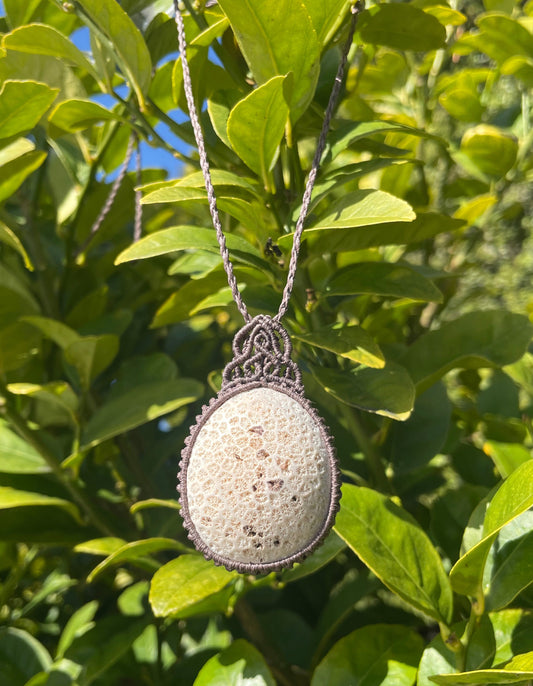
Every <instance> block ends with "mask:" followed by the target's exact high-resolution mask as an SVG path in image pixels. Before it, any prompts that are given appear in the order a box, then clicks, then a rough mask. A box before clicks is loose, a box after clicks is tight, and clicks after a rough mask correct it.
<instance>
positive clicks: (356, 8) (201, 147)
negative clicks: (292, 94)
mask: <svg viewBox="0 0 533 686" xmlns="http://www.w3.org/2000/svg"><path fill="white" fill-rule="evenodd" d="M174 8H175V12H176V16H175V19H176V26H177V29H178V41H179V48H180V53H181V64H182V68H183V87H184V90H185V97H186V100H187V106H188V108H189V116H190V119H191V124H192V128H193V131H194V137H195V139H196V144H197V146H198V155H199V158H200V167H201V169H202V173H203V176H204V181H205V188H206V191H207V199H208V201H209V211H210V213H211V218H212V220H213V226H214V227H215V231H216V234H217V240H218V244H219V246H220V254H221V256H222V261H223V264H224V270H225V272H226V275H227V277H228V283H229V286H230V288H231V293H232V295H233V299H234V300H235V303H236V305H237V307H238V308H239V311H240V313H241V314H242V316H243V317H244V320H245V321H246V322H250V321H251V316H250V314H249V313H248V310H247V308H246V305H245V304H244V301H243V299H242V296H241V294H240V291H239V288H238V286H237V280H236V278H235V274H234V273H233V265H232V263H231V260H230V257H229V251H228V248H227V246H226V239H225V236H224V232H223V230H222V225H221V223H220V217H219V214H218V207H217V202H216V195H215V189H214V187H213V183H212V181H211V173H210V169H209V162H208V159H207V154H206V151H205V144H204V138H203V134H202V128H201V126H200V121H199V119H198V113H197V110H196V105H195V102H194V95H193V91H192V83H191V73H190V70H189V63H188V61H187V43H186V39H185V27H184V24H183V17H182V16H181V11H180V8H179V0H174ZM360 9H361V7H360V5H359V3H357V4H355V5H353V6H352V8H351V12H352V20H351V24H350V30H349V34H348V39H347V40H346V43H345V45H344V49H343V51H342V57H341V61H340V63H339V68H338V70H337V75H336V77H335V82H334V84H333V88H332V90H331V95H330V97H329V102H328V106H327V108H326V113H325V115H324V122H323V124H322V130H321V132H320V137H319V139H318V143H317V148H316V152H315V155H314V158H313V163H312V165H311V170H310V171H309V176H308V177H307V182H306V186H305V192H304V195H303V198H302V207H301V209H300V215H299V217H298V221H297V222H296V228H295V231H294V237H293V244H292V251H291V258H290V262H289V270H288V273H287V281H286V283H285V288H284V290H283V295H282V299H281V303H280V306H279V310H278V313H277V314H276V315H275V317H274V318H273V320H272V321H276V322H279V321H280V320H281V318H282V317H283V316H284V314H285V313H286V312H287V308H288V306H289V300H290V297H291V293H292V289H293V287H294V277H295V274H296V267H297V264H298V255H299V253H300V246H301V237H302V232H303V229H304V222H305V219H306V216H307V212H308V210H309V204H310V202H311V194H312V192H313V186H314V184H315V180H316V177H317V172H318V168H319V166H320V160H321V158H322V153H323V152H324V147H325V145H326V137H327V134H328V130H329V126H330V123H331V118H332V116H333V112H334V110H335V106H336V104H337V100H338V97H339V93H340V89H341V86H342V81H343V78H344V72H345V69H346V63H347V59H348V52H349V50H350V47H351V45H352V41H353V35H354V32H355V26H356V23H357V16H358V15H359V12H360Z"/></svg>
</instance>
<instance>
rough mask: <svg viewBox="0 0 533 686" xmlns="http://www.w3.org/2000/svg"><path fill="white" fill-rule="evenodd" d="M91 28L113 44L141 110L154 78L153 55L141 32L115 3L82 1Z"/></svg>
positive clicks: (102, 0) (110, 1) (110, 0)
mask: <svg viewBox="0 0 533 686" xmlns="http://www.w3.org/2000/svg"><path fill="white" fill-rule="evenodd" d="M79 4H80V5H81V6H82V7H83V9H84V10H85V13H86V15H85V16H86V17H87V18H86V19H85V17H84V19H85V21H86V22H87V24H88V25H89V27H91V25H92V26H96V27H97V29H98V31H100V32H102V33H103V34H104V36H105V37H106V38H107V39H108V40H110V41H111V43H112V46H113V51H114V52H115V55H116V58H117V61H118V63H119V65H120V67H121V69H122V70H123V71H124V74H125V75H126V76H127V78H128V80H129V81H130V83H131V85H132V87H133V89H134V90H135V93H136V95H137V98H138V100H139V103H140V105H141V108H143V107H144V94H145V93H146V92H147V90H148V86H149V84H150V80H151V77H152V61H151V59H150V53H149V52H148V48H147V47H146V43H145V42H144V38H143V37H142V34H141V33H140V31H139V29H137V27H136V26H135V24H134V23H133V22H132V20H131V19H130V18H129V16H128V15H127V14H126V12H125V11H124V10H123V9H122V8H121V6H120V5H119V4H118V3H117V2H116V1H115V0H79Z"/></svg>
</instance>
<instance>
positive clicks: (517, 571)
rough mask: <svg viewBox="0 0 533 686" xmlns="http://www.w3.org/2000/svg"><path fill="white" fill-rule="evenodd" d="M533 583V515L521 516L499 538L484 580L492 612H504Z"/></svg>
mask: <svg viewBox="0 0 533 686" xmlns="http://www.w3.org/2000/svg"><path fill="white" fill-rule="evenodd" d="M531 583H533V511H531V510H529V511H526V512H523V513H522V514H521V515H518V517H516V518H515V519H513V521H512V522H510V523H509V524H507V526H505V527H504V528H503V529H502V530H501V531H500V532H499V534H498V537H497V538H496V541H495V543H494V545H493V546H492V548H491V550H490V553H489V555H488V558H487V562H486V566H485V574H484V576H483V593H484V595H485V597H486V600H485V606H486V608H487V609H488V610H501V609H502V608H504V607H506V606H507V605H509V603H511V602H512V601H513V600H514V598H515V597H516V596H517V595H518V594H519V593H520V592H521V591H523V590H524V589H525V588H527V587H528V586H529V585H530V584H531Z"/></svg>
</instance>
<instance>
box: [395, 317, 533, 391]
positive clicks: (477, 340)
mask: <svg viewBox="0 0 533 686" xmlns="http://www.w3.org/2000/svg"><path fill="white" fill-rule="evenodd" d="M532 335H533V325H532V324H531V323H530V322H529V320H528V318H527V317H524V316H523V315H520V314H515V313H513V312H507V311H505V310H485V311H478V312H468V313H467V314H464V315H462V316H461V317H459V318H458V319H455V320H454V321H451V322H447V323H445V324H443V325H442V326H441V327H440V329H437V330H435V331H429V332H428V333H426V334H424V335H423V336H421V337H420V338H419V339H418V340H417V341H415V342H414V343H413V345H411V346H410V348H409V349H408V350H407V353H406V354H405V355H404V356H403V358H401V360H400V362H401V363H402V364H403V365H404V366H405V367H406V369H407V370H408V371H409V373H410V374H411V377H412V379H413V381H414V382H415V383H416V385H417V390H418V391H419V392H422V391H423V390H424V389H426V388H428V387H429V386H431V385H432V384H433V383H434V382H435V381H436V380H437V379H440V378H441V377H442V376H444V374H446V372H448V371H450V369H461V368H463V369H464V368H466V369H476V368H479V367H503V366H504V365H507V364H511V363H512V362H515V361H516V360H518V359H519V358H520V357H522V355H523V354H524V353H525V351H526V348H527V346H528V344H529V341H530V340H531V337H532Z"/></svg>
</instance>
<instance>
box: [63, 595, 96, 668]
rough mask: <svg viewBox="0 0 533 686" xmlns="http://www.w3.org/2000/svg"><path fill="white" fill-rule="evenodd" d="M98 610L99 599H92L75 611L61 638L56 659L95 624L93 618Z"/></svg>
mask: <svg viewBox="0 0 533 686" xmlns="http://www.w3.org/2000/svg"><path fill="white" fill-rule="evenodd" d="M97 610H98V601H97V600H91V601H89V602H88V603H86V604H85V605H82V606H81V607H80V608H79V609H78V610H76V612H74V613H73V615H72V616H71V617H70V619H69V620H68V622H67V623H66V624H65V628H64V629H63V632H62V634H61V637H60V638H59V643H58V645H57V654H56V660H58V659H59V660H60V659H61V658H62V657H63V656H64V655H65V651H66V650H68V648H70V646H71V645H72V642H73V641H74V640H75V638H76V637H77V636H80V635H82V634H84V633H85V632H86V631H87V630H88V629H91V628H92V627H93V626H94V622H93V619H94V615H95V614H96V612H97Z"/></svg>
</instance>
